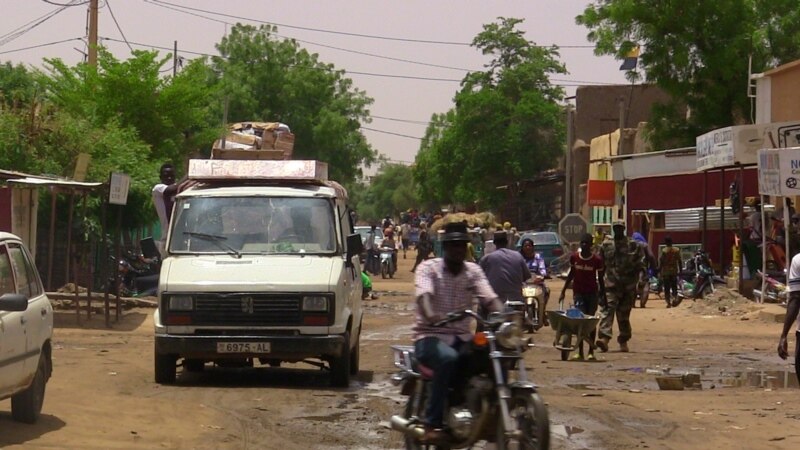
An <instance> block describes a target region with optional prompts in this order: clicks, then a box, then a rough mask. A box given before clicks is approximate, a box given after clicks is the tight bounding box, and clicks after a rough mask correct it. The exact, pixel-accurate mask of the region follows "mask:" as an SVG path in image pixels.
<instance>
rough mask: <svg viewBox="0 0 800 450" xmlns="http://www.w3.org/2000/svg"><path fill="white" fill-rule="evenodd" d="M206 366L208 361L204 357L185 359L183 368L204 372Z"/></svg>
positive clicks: (189, 370)
mask: <svg viewBox="0 0 800 450" xmlns="http://www.w3.org/2000/svg"><path fill="white" fill-rule="evenodd" d="M205 366H206V362H205V361H203V360H202V359H184V360H183V368H184V369H185V370H186V371H187V372H202V371H203V369H204V368H205Z"/></svg>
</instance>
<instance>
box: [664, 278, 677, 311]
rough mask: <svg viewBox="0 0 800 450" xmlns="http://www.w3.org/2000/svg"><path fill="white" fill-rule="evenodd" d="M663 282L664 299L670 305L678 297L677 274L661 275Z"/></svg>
mask: <svg viewBox="0 0 800 450" xmlns="http://www.w3.org/2000/svg"><path fill="white" fill-rule="evenodd" d="M661 284H662V286H663V287H664V299H665V300H666V301H667V304H668V305H669V304H670V302H671V301H672V300H673V299H675V300H677V299H678V276H677V275H663V276H662V277H661Z"/></svg>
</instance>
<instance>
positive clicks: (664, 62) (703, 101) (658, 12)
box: [576, 0, 800, 148]
mask: <svg viewBox="0 0 800 450" xmlns="http://www.w3.org/2000/svg"><path fill="white" fill-rule="evenodd" d="M799 19H800V5H799V4H798V3H797V1H796V0H725V1H717V2H702V1H701V2H698V1H693V0H674V1H669V2H652V1H647V0H602V1H596V2H594V3H593V4H590V5H589V6H588V7H587V8H586V9H585V10H584V12H583V14H581V15H579V16H578V17H577V18H576V21H577V22H578V23H579V24H582V25H585V26H586V27H587V28H588V29H589V34H588V37H589V39H590V40H591V41H593V42H595V53H596V54H600V55H615V56H617V57H618V58H623V57H624V56H625V54H627V53H628V52H629V51H630V50H631V49H632V48H634V47H636V46H640V47H641V48H642V51H641V54H640V57H639V67H640V68H641V70H642V71H643V74H644V77H645V79H646V80H647V81H648V82H650V83H653V84H655V85H657V86H658V87H660V88H661V89H663V90H664V91H665V92H667V93H668V94H670V96H671V97H672V101H671V102H669V103H667V104H659V105H656V107H655V108H654V109H653V114H652V119H651V121H650V123H649V128H650V130H649V131H650V133H649V135H650V140H651V143H652V144H653V147H654V148H663V147H664V146H665V145H694V143H695V137H696V136H698V135H700V134H703V133H705V132H707V131H710V130H713V129H716V128H720V127H725V126H730V125H734V124H741V123H745V122H749V121H750V120H751V116H752V113H751V112H752V110H751V104H750V99H749V98H748V97H747V91H746V89H745V87H746V86H747V83H748V81H749V80H748V61H749V59H750V57H752V67H753V71H754V72H760V71H763V70H766V69H769V68H771V67H773V66H775V65H778V64H782V63H786V62H788V61H792V60H794V59H797V58H798V56H800V20H799ZM686 107H688V109H689V112H690V114H688V117H687V114H685V113H684V112H683V111H684V110H685V108H686Z"/></svg>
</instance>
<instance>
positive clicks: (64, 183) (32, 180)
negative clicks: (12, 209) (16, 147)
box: [6, 177, 103, 191]
mask: <svg viewBox="0 0 800 450" xmlns="http://www.w3.org/2000/svg"><path fill="white" fill-rule="evenodd" d="M6 181H7V182H8V183H10V184H22V185H29V186H57V187H66V188H72V189H76V190H89V191H90V190H93V189H94V188H96V187H98V186H102V185H103V183H97V182H95V183H87V182H84V181H71V180H59V179H55V178H39V177H25V178H15V179H9V180H6Z"/></svg>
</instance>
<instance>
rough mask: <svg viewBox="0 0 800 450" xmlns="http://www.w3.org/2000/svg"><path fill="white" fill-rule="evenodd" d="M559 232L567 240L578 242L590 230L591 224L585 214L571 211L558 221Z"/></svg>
mask: <svg viewBox="0 0 800 450" xmlns="http://www.w3.org/2000/svg"><path fill="white" fill-rule="evenodd" d="M558 232H559V233H560V234H561V237H562V238H563V239H564V240H565V241H567V242H570V243H573V242H578V241H580V240H581V237H582V236H583V235H584V234H586V233H588V232H589V225H588V224H587V223H586V219H584V218H583V216H581V215H580V214H576V213H571V214H567V215H566V216H564V218H563V219H561V220H560V221H559V222H558Z"/></svg>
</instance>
